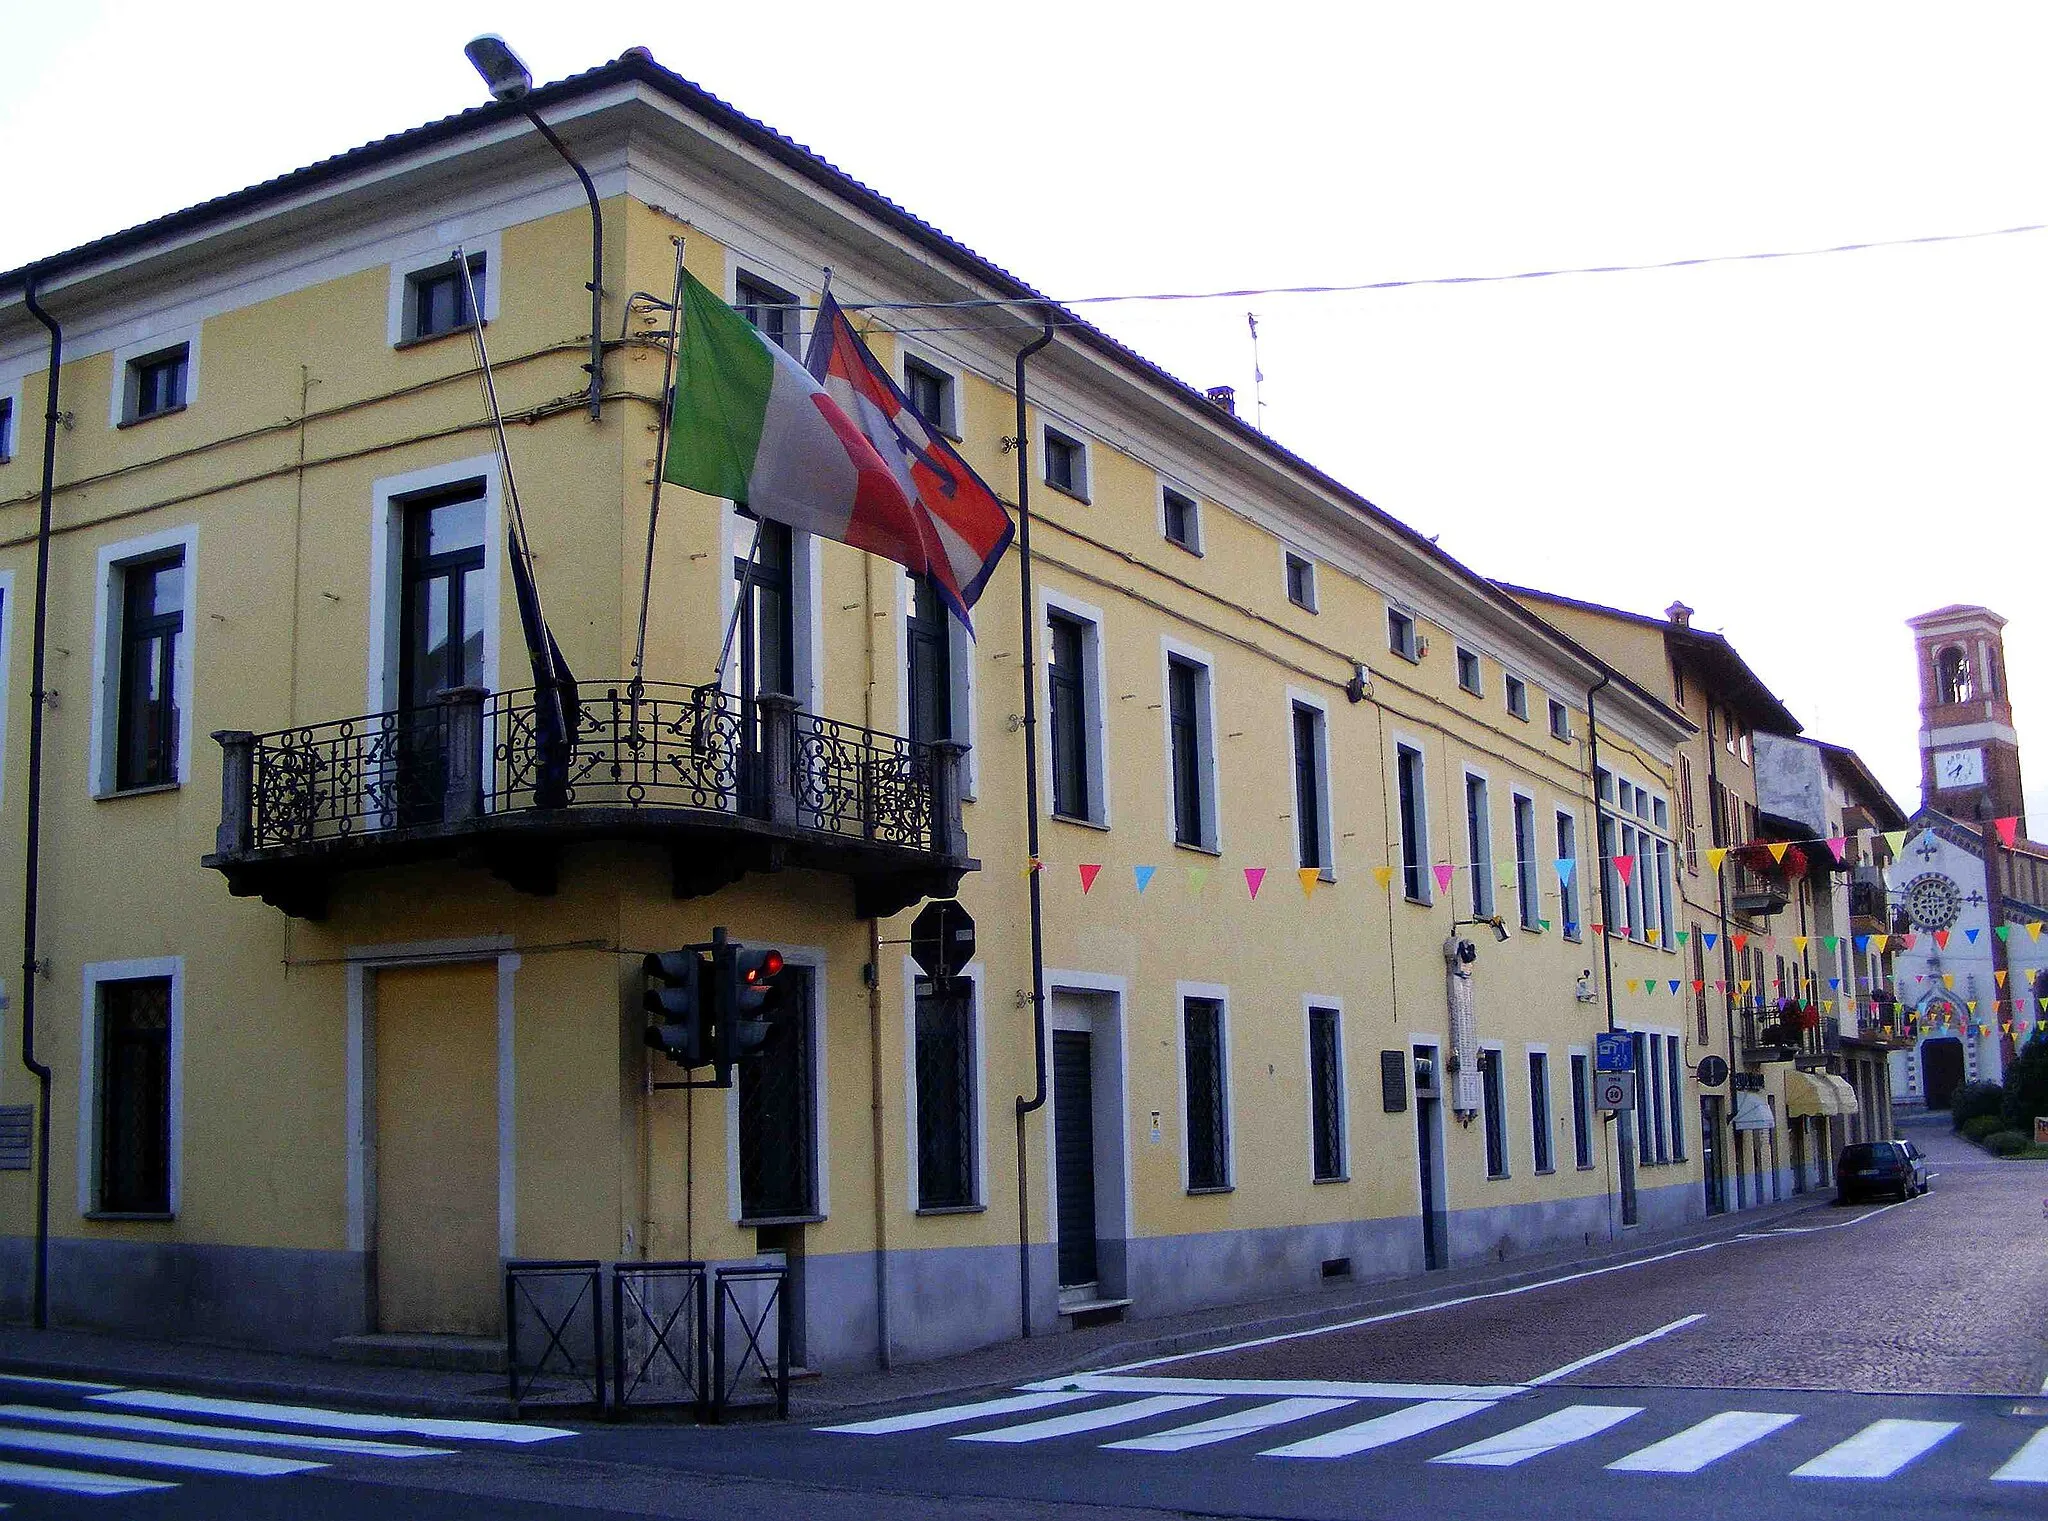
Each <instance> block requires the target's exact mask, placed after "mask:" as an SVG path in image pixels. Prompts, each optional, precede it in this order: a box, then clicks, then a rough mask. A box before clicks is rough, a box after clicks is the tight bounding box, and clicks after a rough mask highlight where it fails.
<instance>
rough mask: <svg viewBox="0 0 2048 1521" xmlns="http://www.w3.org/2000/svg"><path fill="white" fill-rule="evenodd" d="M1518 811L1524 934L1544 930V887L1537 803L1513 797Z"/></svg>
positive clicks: (1517, 879) (1519, 886)
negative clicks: (1538, 855) (1538, 863)
mask: <svg viewBox="0 0 2048 1521" xmlns="http://www.w3.org/2000/svg"><path fill="white" fill-rule="evenodd" d="M1514 811H1515V897H1516V901H1517V903H1518V905H1519V910H1520V914H1519V917H1520V921H1521V925H1522V928H1523V929H1525V930H1532V929H1538V928H1540V927H1541V923H1540V921H1541V919H1542V917H1543V900H1542V886H1541V883H1540V881H1539V879H1538V877H1537V874H1536V800H1535V799H1534V798H1532V797H1530V796H1529V794H1528V793H1526V792H1517V793H1515V794H1514Z"/></svg>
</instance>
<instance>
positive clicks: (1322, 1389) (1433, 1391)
mask: <svg viewBox="0 0 2048 1521" xmlns="http://www.w3.org/2000/svg"><path fill="white" fill-rule="evenodd" d="M1018 1387H1020V1388H1024V1389H1081V1390H1086V1391H1089V1392H1091V1393H1095V1394H1218V1395H1231V1394H1249V1395H1251V1396H1253V1397H1254V1398H1259V1397H1263V1398H1269V1399H1270V1398H1272V1397H1273V1396H1275V1395H1282V1394H1300V1395H1307V1396H1310V1397H1313V1398H1316V1399H1330V1400H1504V1399H1506V1398H1508V1397H1509V1396H1510V1395H1515V1394H1520V1393H1522V1392H1523V1390H1524V1389H1525V1388H1526V1387H1527V1386H1526V1385H1524V1384H1389V1383H1346V1382H1343V1381H1341V1380H1331V1379H1315V1378H1152V1377H1138V1376H1133V1377H1125V1376H1124V1375H1122V1374H1116V1373H1078V1374H1069V1375H1068V1376H1067V1377H1065V1378H1048V1379H1045V1380H1043V1381H1041V1382H1039V1383H1036V1384H1021V1385H1019V1386H1018Z"/></svg>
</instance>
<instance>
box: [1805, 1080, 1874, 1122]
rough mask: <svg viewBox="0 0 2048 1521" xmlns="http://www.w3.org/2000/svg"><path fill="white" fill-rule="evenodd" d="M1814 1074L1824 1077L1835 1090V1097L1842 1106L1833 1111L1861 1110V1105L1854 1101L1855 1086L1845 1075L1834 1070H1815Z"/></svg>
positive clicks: (1842, 1112)
mask: <svg viewBox="0 0 2048 1521" xmlns="http://www.w3.org/2000/svg"><path fill="white" fill-rule="evenodd" d="M1814 1076H1815V1077H1818V1078H1824V1079H1825V1080H1826V1081H1827V1085H1828V1086H1829V1087H1830V1088H1832V1089H1834V1090H1835V1098H1836V1100H1837V1101H1839V1102H1840V1104H1841V1106H1842V1107H1841V1108H1839V1109H1837V1110H1836V1111H1835V1113H1837V1114H1859V1113H1861V1112H1862V1109H1863V1106H1862V1105H1861V1104H1859V1103H1857V1102H1856V1089H1855V1086H1854V1085H1853V1084H1851V1083H1850V1081H1849V1080H1848V1079H1847V1078H1846V1077H1843V1076H1841V1075H1840V1074H1839V1073H1835V1072H1816V1073H1814Z"/></svg>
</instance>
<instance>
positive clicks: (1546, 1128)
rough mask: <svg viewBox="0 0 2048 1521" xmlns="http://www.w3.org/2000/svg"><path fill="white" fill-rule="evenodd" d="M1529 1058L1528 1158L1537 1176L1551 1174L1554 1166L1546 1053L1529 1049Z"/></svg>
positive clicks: (1546, 1051) (1548, 1055) (1548, 1058)
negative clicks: (1537, 1173)
mask: <svg viewBox="0 0 2048 1521" xmlns="http://www.w3.org/2000/svg"><path fill="white" fill-rule="evenodd" d="M1527 1055H1528V1058H1529V1146H1530V1149H1529V1156H1530V1163H1531V1165H1532V1166H1533V1167H1534V1169H1535V1170H1536V1171H1537V1172H1539V1173H1545V1172H1555V1171H1556V1170H1557V1163H1556V1158H1555V1148H1554V1146H1553V1144H1552V1139H1551V1134H1550V1052H1549V1051H1548V1050H1546V1049H1545V1048H1544V1047H1542V1046H1530V1047H1529V1048H1528V1051H1527Z"/></svg>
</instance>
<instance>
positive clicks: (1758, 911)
mask: <svg viewBox="0 0 2048 1521" xmlns="http://www.w3.org/2000/svg"><path fill="white" fill-rule="evenodd" d="M1727 870H1728V903H1729V906H1730V907H1731V908H1733V909H1734V910H1735V911H1736V912H1737V913H1739V914H1746V915H1749V916H1751V917H1753V918H1766V917H1768V916H1770V915H1771V914H1775V913H1777V912H1778V911H1779V910H1780V909H1782V908H1784V906H1785V905H1786V903H1788V902H1789V901H1790V895H1789V890H1788V888H1787V885H1786V882H1785V879H1784V878H1783V877H1780V876H1773V875H1771V874H1769V873H1767V872H1761V871H1756V870H1754V869H1752V868H1751V867H1749V866H1746V865H1744V864H1743V863H1742V862H1740V861H1738V860H1736V859H1735V858H1734V857H1733V856H1730V857H1729V858H1728V863H1727Z"/></svg>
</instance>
